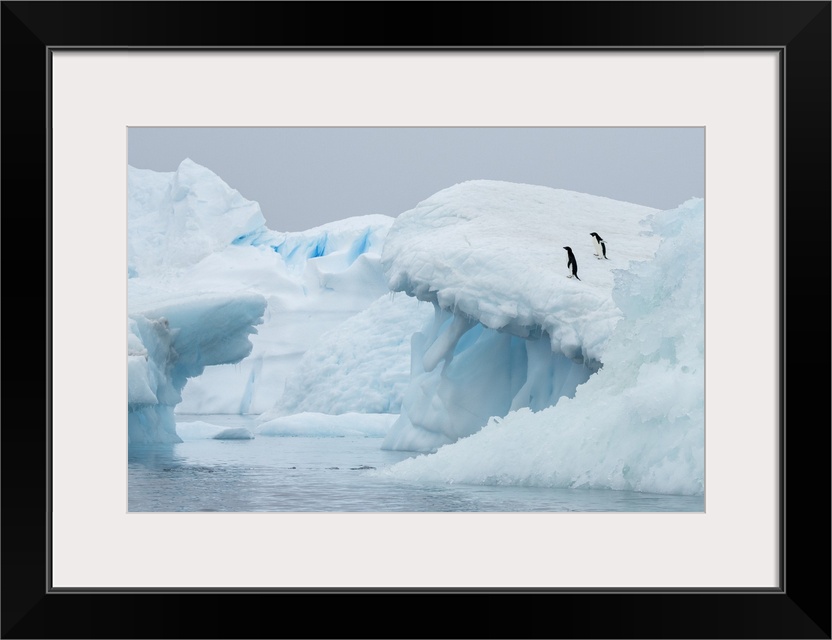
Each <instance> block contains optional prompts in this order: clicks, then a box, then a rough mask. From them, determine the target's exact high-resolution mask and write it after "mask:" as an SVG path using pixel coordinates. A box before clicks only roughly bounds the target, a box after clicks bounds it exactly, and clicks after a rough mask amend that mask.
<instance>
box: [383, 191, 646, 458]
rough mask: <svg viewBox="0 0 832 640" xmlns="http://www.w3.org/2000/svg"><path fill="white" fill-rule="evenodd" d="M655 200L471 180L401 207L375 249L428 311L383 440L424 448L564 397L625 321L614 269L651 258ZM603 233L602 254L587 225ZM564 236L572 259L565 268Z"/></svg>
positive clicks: (594, 366)
mask: <svg viewBox="0 0 832 640" xmlns="http://www.w3.org/2000/svg"><path fill="white" fill-rule="evenodd" d="M653 213H655V210H654V209H650V208H647V207H642V206H638V205H633V204H630V203H625V202H617V201H614V200H609V199H607V198H600V197H596V196H590V195H586V194H580V193H575V192H570V191H562V190H556V189H550V188H547V187H539V186H534V185H524V184H514V183H505V182H497V181H485V180H481V181H471V182H466V183H462V184H458V185H455V186H453V187H451V188H449V189H445V190H443V191H440V192H439V193H437V194H435V195H433V196H431V197H430V198H428V199H427V200H425V201H423V202H421V203H420V204H419V205H418V206H417V207H415V208H414V209H412V210H410V211H407V212H405V213H402V214H401V215H400V216H399V217H398V218H397V219H396V222H395V223H394V224H393V226H392V227H391V229H390V232H389V234H388V236H387V240H386V242H385V245H384V251H383V254H382V267H383V269H384V273H385V276H386V278H387V282H388V286H389V287H390V289H391V290H393V291H404V292H405V293H407V294H408V295H410V296H414V297H416V298H418V299H420V300H424V301H429V302H431V303H432V304H433V306H434V307H435V316H434V318H433V319H432V320H431V322H430V323H428V324H427V325H426V326H425V327H424V328H423V329H422V330H421V331H419V332H417V333H415V334H414V336H413V340H412V344H411V376H412V379H411V384H410V386H409V388H408V390H407V391H406V392H405V396H404V400H403V404H402V411H401V417H400V418H399V420H398V421H397V422H396V423H395V424H394V425H393V427H392V429H391V431H390V433H389V434H388V436H387V438H386V439H385V442H384V447H385V448H389V449H404V450H415V451H431V450H435V449H437V448H438V447H440V446H442V445H444V444H448V443H451V442H455V441H456V440H458V439H459V438H462V437H465V436H468V435H470V434H472V433H475V432H476V431H478V430H479V429H481V428H482V427H483V426H484V425H485V423H486V422H487V421H488V419H489V417H491V416H504V415H506V414H507V413H508V412H509V411H512V410H516V409H520V408H523V407H528V408H531V409H533V410H539V409H542V408H545V407H548V406H551V405H553V404H555V403H556V402H557V401H558V399H559V398H561V397H563V396H566V397H572V396H574V394H575V391H576V389H577V387H578V386H579V385H581V384H583V383H584V382H586V381H587V380H588V379H589V376H590V375H592V373H593V372H595V371H597V370H598V369H599V367H600V366H601V364H602V362H603V355H604V349H605V345H606V341H607V338H608V337H609V335H610V334H611V333H612V330H613V328H614V327H615V325H616V323H617V322H618V321H619V320H620V319H621V310H620V308H619V306H618V305H617V304H616V302H615V301H614V300H613V298H612V290H613V284H614V276H613V271H614V269H615V268H622V267H626V266H627V265H628V264H629V262H630V261H632V260H646V259H649V258H650V257H651V256H652V255H653V253H654V251H655V248H656V245H657V239H656V238H655V237H654V236H653V235H652V233H651V231H650V228H649V226H647V220H648V218H649V217H650V216H651V215H652V214H653ZM592 232H597V233H600V234H601V236H602V237H604V238H605V239H606V240H607V242H608V247H609V251H608V257H609V259H606V260H605V259H602V258H597V257H596V256H595V255H594V245H593V242H592V238H591V236H590V234H591V233H592ZM564 246H571V247H573V250H574V252H575V255H576V257H577V260H578V262H579V270H578V277H579V278H580V280H577V279H574V278H568V277H567V275H568V274H569V273H570V271H569V270H568V269H567V268H566V262H567V256H566V251H565V250H564V249H563V247H564Z"/></svg>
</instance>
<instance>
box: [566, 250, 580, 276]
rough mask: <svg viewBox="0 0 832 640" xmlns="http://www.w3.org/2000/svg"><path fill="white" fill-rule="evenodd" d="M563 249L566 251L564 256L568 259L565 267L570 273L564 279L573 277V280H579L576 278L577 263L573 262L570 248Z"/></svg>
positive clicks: (573, 258)
mask: <svg viewBox="0 0 832 640" xmlns="http://www.w3.org/2000/svg"><path fill="white" fill-rule="evenodd" d="M564 249H566V255H567V258H568V259H567V261H566V267H567V269H569V270H570V271H571V273H570V274H569V275H568V276H566V277H567V278H571V277H572V276H575V278H577V279H578V280H580V278H578V261H577V260H575V254H574V253H572V247H564Z"/></svg>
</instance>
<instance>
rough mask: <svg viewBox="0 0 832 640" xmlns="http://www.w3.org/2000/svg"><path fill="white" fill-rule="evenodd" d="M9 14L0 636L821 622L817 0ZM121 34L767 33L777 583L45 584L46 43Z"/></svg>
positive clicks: (367, 38)
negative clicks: (776, 161) (773, 222)
mask: <svg viewBox="0 0 832 640" xmlns="http://www.w3.org/2000/svg"><path fill="white" fill-rule="evenodd" d="M1 11H2V12H1V13H0V28H2V31H0V44H2V58H0V60H1V61H2V68H1V71H2V75H1V76H0V77H1V78H2V80H1V81H2V100H3V101H2V155H0V166H1V167H2V186H3V189H2V192H0V206H2V213H3V215H2V225H3V232H4V233H3V234H2V246H3V249H4V251H3V252H2V301H3V303H4V306H5V310H6V313H5V314H3V320H4V322H2V337H3V338H4V340H3V347H4V354H3V355H4V357H3V359H2V380H3V385H2V390H3V392H2V396H3V400H5V402H4V404H3V407H4V409H5V410H4V411H3V418H5V421H4V423H3V425H2V426H3V428H2V430H1V431H0V437H1V438H2V448H0V453H1V454H2V467H1V469H2V494H1V497H2V499H1V500H0V509H2V539H0V554H2V558H1V559H0V575H1V584H2V603H0V606H1V607H2V608H1V609H0V614H2V617H1V618H0V621H1V623H0V624H1V625H2V627H1V628H0V632H1V633H2V637H3V638H117V637H125V638H126V637H136V638H163V637H168V638H170V637H177V638H191V637H199V638H253V637H310V638H311V637H321V638H339V637H365V638H375V637H422V638H428V637H440V636H447V637H474V638H476V637H483V638H485V637H503V638H555V637H568V638H830V632H831V630H832V624H830V595H831V593H830V591H831V590H830V428H829V425H830V419H829V418H830V416H829V403H828V400H827V397H826V395H825V392H824V391H821V393H820V394H819V395H820V397H819V396H818V394H817V392H816V391H815V387H816V385H811V384H806V385H804V384H802V383H801V378H802V377H803V375H805V376H806V377H810V376H811V377H812V378H814V377H816V376H817V375H818V374H817V371H824V372H828V371H829V367H828V354H829V349H828V347H827V345H826V338H828V336H829V326H830V325H829V320H830V318H829V308H830V304H829V295H830V294H829V292H830V286H829V284H830V283H829V274H830V269H829V256H830V249H829V246H830V243H829V238H830V212H832V203H830V77H832V74H830V15H831V14H830V2H829V1H822V2H776V1H773V2H756V1H749V2H661V1H660V2H507V3H503V2H483V3H471V2H465V3H456V2H441V3H439V2H420V3H410V2H396V3H385V2H377V3H361V2H337V3H319V2H312V3H303V2H204V3H194V2H2V10H1ZM132 47H135V48H143V49H144V48H159V49H179V48H182V49H187V50H192V51H199V50H210V49H215V48H227V49H231V50H235V49H245V48H281V49H290V48H329V49H341V48H343V49H354V48H360V49H388V48H410V49H413V50H420V49H425V48H437V49H460V48H461V49H470V50H473V51H476V50H488V49H494V48H500V49H508V50H511V49H518V50H521V49H527V48H541V49H552V48H558V49H564V48H575V49H607V50H616V49H620V50H647V51H649V50H664V49H679V48H682V49H692V50H703V51H705V50H742V49H748V50H754V49H767V50H773V51H777V52H779V58H780V73H781V79H782V80H783V82H782V83H781V85H782V87H781V95H780V107H781V109H780V111H781V130H780V142H781V169H780V181H781V186H782V187H783V188H782V189H781V196H780V198H781V202H780V211H781V216H780V238H781V243H780V270H779V272H780V277H781V283H780V294H781V308H780V333H781V342H780V367H781V376H780V396H781V398H780V399H781V402H780V456H781V457H780V470H781V473H780V487H779V488H780V506H781V509H780V512H781V520H780V539H781V555H780V586H779V587H778V588H773V589H751V590H749V589H736V590H732V589H719V590H715V589H704V590H703V589H695V588H690V589H674V590H662V589H656V590H639V589H634V590H628V589H616V590H595V589H582V590H551V591H548V590H541V589H536V590H509V589H505V590H495V589H483V590H470V589H469V590H431V589H421V590H420V589H403V590H370V589H355V590H350V589H343V590H335V589H330V590H314V589H309V590H294V591H293V590H283V591H269V590H242V591H234V590H231V589H228V590H220V589H206V590H203V591H201V590H188V591H181V592H177V591H172V590H168V591H165V592H162V591H155V590H152V589H148V590H144V591H142V590H127V591H109V590H106V589H100V590H88V591H80V590H79V591H63V592H56V591H54V590H53V589H51V587H50V581H49V532H50V491H49V488H50V477H51V476H50V456H49V429H50V425H51V414H50V403H49V399H50V397H51V396H50V393H51V388H52V386H53V385H58V384H60V381H59V380H53V379H51V377H50V357H51V343H50V336H51V332H50V326H51V316H50V313H49V311H50V306H49V305H50V303H49V301H50V299H51V289H50V277H49V276H50V274H49V265H50V255H51V253H50V252H51V246H50V241H51V238H50V230H51V200H50V184H51V170H52V167H51V162H50V158H51V154H50V146H49V145H50V136H49V132H50V122H51V120H50V117H51V112H50V108H49V87H50V58H51V52H52V51H55V50H59V49H62V48H75V49H87V50H90V49H100V50H108V49H120V50H123V49H129V48H132ZM807 235H808V237H807ZM814 245H817V248H816V249H815V248H813V246H814ZM786 258H788V269H786ZM790 284H791V285H792V287H789V285H790ZM79 286H83V283H79ZM819 302H820V303H822V304H819ZM787 312H788V313H787ZM789 320H791V322H788V321H789ZM820 325H822V326H820ZM819 336H825V337H826V338H824V339H823V340H821V341H820V343H821V344H820V345H819V344H818V342H819V340H818V337H819ZM789 338H791V340H789ZM787 345H788V346H789V347H790V348H789V349H787ZM819 347H823V348H819ZM739 367H741V365H740V364H738V368H739ZM789 371H791V381H792V385H791V386H790V387H788V388H787V385H786V381H787V379H788V378H789V376H788V375H787V374H788V372H789ZM741 373H742V372H741V370H740V371H738V375H741ZM826 375H828V374H826ZM826 375H825V376H824V379H823V382H828V379H827V378H826ZM820 388H821V389H823V390H825V389H828V388H829V386H828V385H827V386H825V387H824V386H823V385H821V387H820ZM787 391H788V393H787ZM92 392H93V390H91V393H92ZM78 419H79V422H80V421H83V416H79V418H78ZM737 472H738V473H742V460H737ZM751 486H752V487H753V486H754V485H753V482H752V483H751ZM679 552H680V553H684V549H680V550H679ZM242 596H246V597H245V598H242ZM518 596H523V597H518ZM394 598H395V600H394ZM455 599H456V601H455ZM391 605H392V606H391Z"/></svg>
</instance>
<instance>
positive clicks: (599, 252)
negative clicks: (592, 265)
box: [589, 231, 609, 260]
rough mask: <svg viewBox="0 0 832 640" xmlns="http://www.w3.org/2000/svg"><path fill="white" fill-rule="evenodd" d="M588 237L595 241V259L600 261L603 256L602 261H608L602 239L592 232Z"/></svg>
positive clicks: (605, 246) (605, 244)
mask: <svg viewBox="0 0 832 640" xmlns="http://www.w3.org/2000/svg"><path fill="white" fill-rule="evenodd" d="M589 235H591V236H592V239H593V240H594V241H595V257H596V258H598V259H599V260H600V259H601V256H603V257H604V260H609V258H608V257H607V243H606V242H604V239H603V238H602V237H601V236H599V235H598V234H597V233H595V232H594V231H593V232H592V233H590V234H589Z"/></svg>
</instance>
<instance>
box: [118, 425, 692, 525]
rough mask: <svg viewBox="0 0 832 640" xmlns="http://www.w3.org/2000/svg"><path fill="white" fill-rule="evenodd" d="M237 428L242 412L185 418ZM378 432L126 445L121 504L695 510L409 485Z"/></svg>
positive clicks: (602, 498)
mask: <svg viewBox="0 0 832 640" xmlns="http://www.w3.org/2000/svg"><path fill="white" fill-rule="evenodd" d="M192 419H200V420H204V421H206V422H210V423H212V424H222V425H224V426H245V427H248V428H249V429H251V428H252V427H253V426H254V419H253V418H251V417H246V416H193V417H192ZM381 442H382V441H381V439H380V438H368V437H363V436H345V437H331V438H305V437H272V436H257V437H256V438H255V439H254V440H210V439H206V440H191V441H186V442H183V443H179V444H174V445H155V446H145V447H136V446H133V447H131V448H130V452H129V454H128V509H129V511H131V512H147V511H154V512H183V511H231V512H255V511H257V512H263V511H265V512H376V513H387V512H422V513H432V512H463V511H467V512H471V511H473V512H501V513H507V512H536V511H537V512H539V511H580V512H610V511H617V512H636V511H665V512H680V511H700V512H701V511H703V510H704V498H703V497H691V496H666V495H657V494H645V493H636V492H631V491H599V490H585V489H545V488H535V487H504V486H479V485H459V484H455V485H445V484H424V483H422V484H413V483H407V482H402V481H398V480H393V479H390V478H384V477H378V476H377V475H375V474H373V473H372V471H373V470H374V469H383V468H384V467H387V466H390V465H392V464H395V463H396V462H399V461H400V460H404V459H405V458H408V457H412V456H415V455H418V454H414V453H408V452H401V451H382V450H381Z"/></svg>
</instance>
